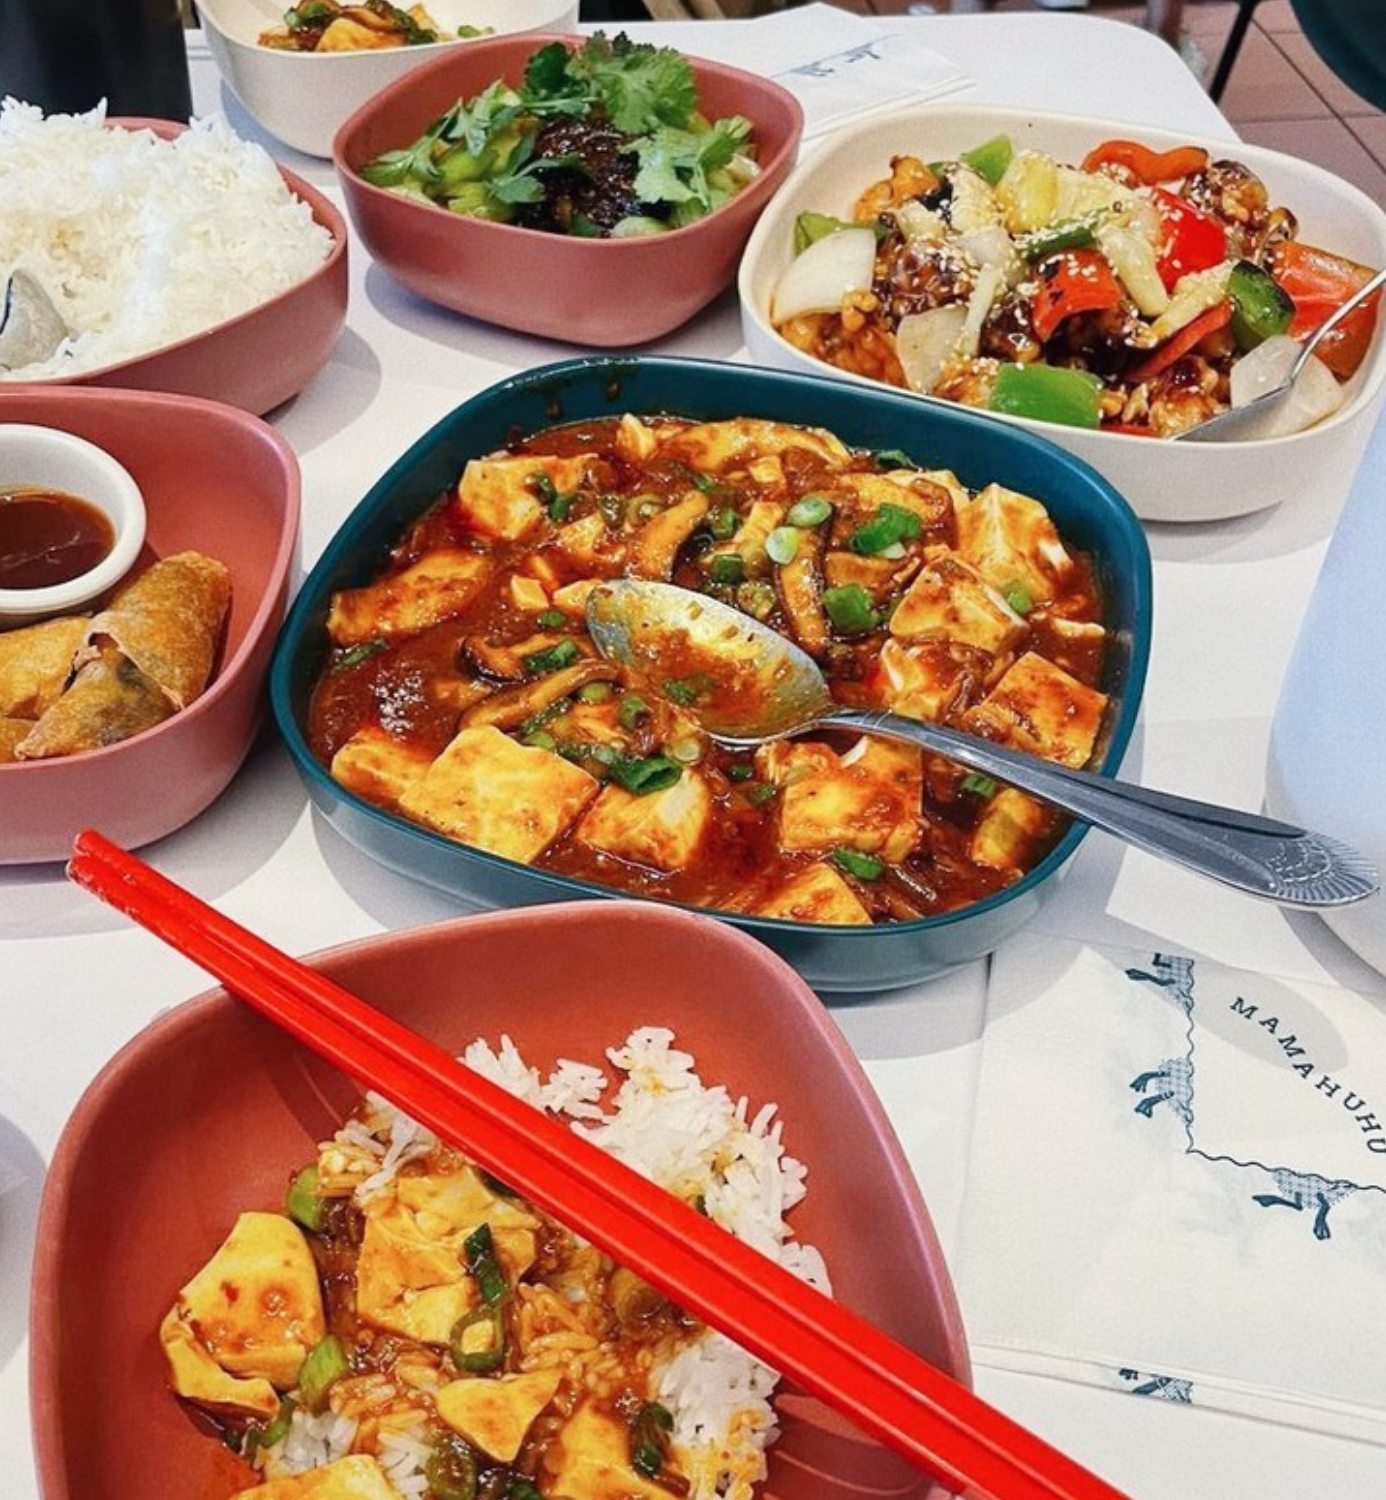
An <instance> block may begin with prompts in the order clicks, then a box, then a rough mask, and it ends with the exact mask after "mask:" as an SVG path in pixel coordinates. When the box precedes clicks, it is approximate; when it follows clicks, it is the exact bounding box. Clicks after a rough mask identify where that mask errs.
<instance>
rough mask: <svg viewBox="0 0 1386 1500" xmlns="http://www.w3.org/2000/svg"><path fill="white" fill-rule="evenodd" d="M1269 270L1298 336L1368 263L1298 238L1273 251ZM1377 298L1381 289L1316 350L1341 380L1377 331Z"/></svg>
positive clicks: (1357, 282)
mask: <svg viewBox="0 0 1386 1500" xmlns="http://www.w3.org/2000/svg"><path fill="white" fill-rule="evenodd" d="M1270 273H1271V275H1272V276H1274V277H1275V279H1276V281H1277V282H1279V284H1280V286H1281V288H1282V289H1283V290H1284V291H1285V293H1286V294H1287V295H1288V296H1289V298H1290V301H1291V302H1293V303H1294V305H1295V315H1294V317H1293V319H1292V320H1291V322H1290V327H1289V330H1288V331H1289V334H1290V337H1291V338H1296V339H1303V338H1305V337H1306V336H1307V335H1308V334H1310V333H1312V332H1313V331H1314V329H1316V328H1317V327H1318V326H1319V324H1320V323H1322V322H1323V320H1324V319H1325V318H1326V317H1328V316H1329V314H1330V313H1332V312H1334V311H1335V310H1336V309H1337V308H1339V307H1341V306H1342V305H1343V303H1344V302H1346V301H1347V299H1348V298H1349V297H1350V296H1352V294H1353V293H1354V292H1355V291H1356V290H1357V288H1358V287H1359V286H1361V285H1362V283H1363V282H1364V281H1366V280H1367V278H1368V277H1369V276H1370V275H1371V274H1372V273H1371V270H1370V269H1369V268H1368V267H1367V266H1360V265H1358V264H1357V262H1356V261H1352V260H1347V259H1345V258H1344V257H1343V256H1341V255H1332V254H1330V253H1329V252H1328V251H1327V250H1318V249H1315V247H1314V246H1313V245H1301V244H1300V243H1299V241H1298V240H1286V241H1284V242H1283V243H1281V244H1279V245H1277V246H1276V247H1275V249H1274V250H1272V251H1271V254H1270ZM1380 301H1381V297H1380V293H1378V294H1377V295H1376V296H1375V297H1369V298H1368V299H1367V300H1366V301H1365V302H1364V303H1363V304H1362V306H1361V307H1359V308H1358V309H1357V310H1356V311H1355V312H1352V313H1349V314H1348V316H1347V317H1346V318H1344V319H1343V321H1342V322H1341V323H1340V324H1339V325H1338V327H1337V328H1335V329H1334V330H1333V332H1332V333H1330V334H1329V335H1328V337H1327V338H1326V339H1324V341H1323V343H1321V344H1320V345H1319V347H1318V348H1317V349H1316V350H1315V351H1314V352H1315V353H1316V355H1317V356H1318V357H1319V358H1320V359H1321V360H1322V361H1323V362H1324V364H1326V365H1327V366H1328V368H1329V369H1330V370H1332V371H1333V373H1334V374H1335V375H1336V376H1337V377H1338V378H1339V379H1340V380H1346V379H1347V378H1348V377H1349V376H1350V375H1351V374H1352V373H1353V372H1354V371H1355V370H1356V369H1357V367H1358V365H1360V364H1361V363H1362V360H1363V359H1364V358H1365V356H1366V353H1367V349H1368V347H1369V346H1370V344H1371V341H1372V334H1373V333H1374V332H1375V331H1376V312H1377V305H1378V304H1379V302H1380Z"/></svg>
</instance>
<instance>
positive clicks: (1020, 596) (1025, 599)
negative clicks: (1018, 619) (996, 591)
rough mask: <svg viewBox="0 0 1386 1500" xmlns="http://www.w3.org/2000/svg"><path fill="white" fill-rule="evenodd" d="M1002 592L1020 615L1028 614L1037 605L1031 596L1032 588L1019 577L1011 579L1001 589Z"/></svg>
mask: <svg viewBox="0 0 1386 1500" xmlns="http://www.w3.org/2000/svg"><path fill="white" fill-rule="evenodd" d="M1001 594H1002V597H1003V598H1004V599H1005V601H1006V603H1007V604H1009V605H1010V607H1011V608H1012V609H1013V610H1014V611H1015V612H1016V614H1018V615H1028V614H1029V613H1030V611H1031V610H1032V609H1033V608H1034V607H1035V601H1034V600H1033V599H1032V598H1031V597H1030V590H1029V589H1027V588H1026V587H1025V585H1024V584H1023V583H1021V581H1020V580H1019V579H1018V578H1013V579H1011V581H1010V582H1009V583H1008V584H1007V585H1006V587H1005V588H1004V589H1002V590H1001Z"/></svg>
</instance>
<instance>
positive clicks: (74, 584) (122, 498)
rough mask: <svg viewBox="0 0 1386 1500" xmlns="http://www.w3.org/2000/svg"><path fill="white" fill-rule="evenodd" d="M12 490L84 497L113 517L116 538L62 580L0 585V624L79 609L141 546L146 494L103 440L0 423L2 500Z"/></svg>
mask: <svg viewBox="0 0 1386 1500" xmlns="http://www.w3.org/2000/svg"><path fill="white" fill-rule="evenodd" d="M16 490H52V491H56V492H57V493H59V494H64V495H72V496H74V497H75V498H76V499H78V500H85V501H86V502H87V503H88V504H89V505H92V506H94V507H95V508H96V509H97V510H99V511H100V512H101V513H102V514H103V515H104V516H105V517H106V519H107V520H108V521H109V522H110V524H111V531H112V532H113V533H114V537H115V541H114V544H113V545H112V547H111V550H110V551H109V552H108V553H107V554H106V556H105V557H104V558H103V559H102V560H101V561H100V562H99V563H97V565H96V566H95V567H94V568H89V569H88V570H87V571H86V572H85V573H80V574H78V576H77V577H76V578H72V579H69V580H68V582H66V583H55V584H50V585H49V586H48V587H47V588H37V589H0V629H8V628H10V627H11V626H15V625H25V624H29V623H30V622H31V621H34V620H41V619H44V618H45V617H47V616H49V615H60V614H68V613H70V612H71V611H73V610H76V609H80V608H81V606H82V605H84V604H88V603H90V602H91V601H92V600H93V599H96V598H99V597H100V596H101V595H102V594H104V593H106V592H107V590H109V589H112V588H114V587H115V585H116V584H117V583H119V582H120V580H121V579H122V578H124V577H125V575H126V574H127V573H128V572H129V571H130V569H131V568H132V567H133V566H134V563H135V559H136V558H137V557H138V556H139V553H140V548H141V547H142V546H144V526H145V514H144V496H143V495H142V494H141V493H140V487H139V485H137V484H136V483H135V481H134V480H133V479H132V478H131V477H130V474H129V471H128V470H127V469H126V468H125V467H124V465H123V464H120V463H117V462H116V460H115V459H114V458H112V457H111V455H110V454H109V453H107V452H106V450H105V449H104V448H98V447H97V446H96V444H95V443H89V442H87V441H86V439H85V438H79V437H74V436H73V435H72V434H71V433H70V432H62V431H60V430H59V429H58V428H56V427H38V426H34V425H31V424H29V423H26V422H4V423H0V504H3V503H4V500H3V497H4V496H5V495H8V494H10V493H12V492H14V491H16Z"/></svg>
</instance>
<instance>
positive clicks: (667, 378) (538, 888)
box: [270, 357, 1151, 992]
mask: <svg viewBox="0 0 1386 1500" xmlns="http://www.w3.org/2000/svg"><path fill="white" fill-rule="evenodd" d="M623 412H632V413H635V414H636V415H654V414H660V413H664V414H668V415H674V416H683V417H689V418H692V419H694V420H700V421H706V420H715V419H725V418H730V417H737V416H744V417H761V418H766V419H770V420H774V421H780V422H791V423H797V424H800V425H811V426H821V427H825V428H828V429H829V430H830V431H832V432H834V433H836V434H837V436H838V437H840V438H841V439H842V440H843V441H844V442H845V443H847V444H849V445H850V446H852V447H857V448H869V449H902V450H904V451H905V452H906V453H909V454H910V455H911V456H912V457H914V458H915V459H916V461H918V462H920V463H922V464H927V465H928V466H929V467H940V468H949V469H952V470H953V471H954V472H955V473H956V474H957V475H958V477H959V478H960V479H961V480H962V481H963V483H964V484H966V485H968V486H969V487H972V488H981V487H982V486H984V485H986V484H988V483H990V482H992V481H997V482H999V483H1001V484H1004V485H1006V486H1008V487H1010V488H1012V489H1016V490H1020V491H1023V492H1025V493H1027V494H1031V495H1034V496H1035V497H1036V498H1038V499H1040V500H1042V501H1043V502H1044V504H1045V505H1046V506H1047V507H1048V509H1049V512H1050V514H1051V515H1052V516H1053V518H1054V522H1055V524H1056V525H1057V526H1058V528H1059V531H1060V532H1061V534H1062V535H1063V536H1064V538H1065V539H1066V540H1067V541H1069V542H1070V543H1071V544H1072V545H1073V546H1074V547H1076V548H1078V549H1079V550H1081V551H1083V552H1086V553H1087V554H1089V556H1090V557H1091V558H1092V559H1093V564H1094V570H1095V573H1096V577H1097V579H1098V582H1099V585H1100V587H1101V590H1102V593H1103V597H1104V602H1105V607H1106V616H1105V617H1106V623H1107V627H1108V649H1107V658H1106V661H1105V664H1104V675H1103V680H1102V681H1101V683H1100V686H1101V687H1102V689H1103V691H1104V692H1106V693H1107V694H1108V695H1109V698H1110V702H1109V704H1108V709H1107V716H1106V721H1105V723H1104V724H1103V727H1102V731H1101V734H1100V736H1099V741H1098V750H1097V754H1096V757H1095V760H1094V762H1093V768H1094V769H1096V770H1098V771H1100V772H1102V773H1104V774H1107V775H1115V773H1116V771H1117V768H1118V767H1119V765H1120V763H1121V758H1122V755H1123V754H1124V752H1125V750H1126V746H1127V743H1128V741H1129V739H1130V736H1131V731H1132V728H1133V727H1134V725H1135V722H1136V715H1137V712H1138V710H1139V707H1140V698H1141V691H1142V688H1143V687H1144V683H1145V673H1146V663H1147V658H1148V656H1149V650H1150V631H1151V578H1150V554H1149V550H1148V548H1147V546H1146V542H1145V536H1144V533H1143V532H1142V530H1141V526H1140V523H1139V522H1138V521H1137V519H1136V517H1135V515H1134V514H1133V513H1132V511H1131V509H1130V507H1129V506H1128V505H1127V504H1126V502H1125V501H1124V500H1123V499H1122V498H1121V496H1120V495H1119V494H1118V493H1117V492H1116V491H1115V490H1114V489H1113V488H1112V486H1111V485H1110V484H1108V483H1107V482H1106V481H1105V480H1104V479H1102V478H1101V476H1100V475H1098V474H1097V473H1096V472H1095V471H1094V470H1093V469H1091V468H1089V467H1088V466H1087V465H1086V464H1085V463H1083V462H1082V461H1081V460H1079V459H1076V458H1074V457H1072V456H1071V455H1069V454H1067V453H1064V452H1063V451H1062V450H1061V449H1059V448H1057V447H1055V446H1054V445H1053V444H1052V443H1049V442H1047V441H1045V440H1044V439H1042V438H1038V437H1035V436H1033V435H1032V434H1030V433H1028V432H1023V431H1020V430H1019V429H1017V428H1015V427H1013V426H1010V425H1007V424H1003V423H1000V422H996V421H994V420H992V419H991V418H988V417H986V416H983V415H979V414H977V413H974V412H971V411H967V410H965V409H962V408H959V409H957V410H953V409H949V408H945V407H938V408H937V409H935V408H934V407H933V406H930V405H927V404H925V403H921V402H918V401H916V400H914V399H913V398H912V397H910V396H909V395H904V394H892V393H891V392H889V391H885V390H872V389H865V388H857V387H854V386H849V385H846V384H844V383H842V382H839V381H835V380H832V379H828V378H823V377H818V376H805V375H790V374H782V373H778V372H772V371H765V370H758V369H750V368H746V367H742V366H737V365H728V364H717V363H711V362H704V361H695V360H679V359H665V358H643V357H624V358H600V359H595V358H594V359H576V360H569V361H565V362H563V363H560V364H553V365H546V366H543V367H541V368H539V369H536V370H532V371H529V372H528V373H526V374H524V375H519V376H516V377H514V378H512V379H510V380H505V381H502V382H500V383H499V384H497V385H494V386H491V387H490V388H489V389H487V390H485V391H483V392H481V393H480V394H479V395H477V396H474V397H473V398H472V399H471V400H469V401H467V402H465V403H463V405H461V406H459V407H458V408H457V410H456V411H454V412H452V413H451V415H449V416H447V417H445V418H444V419H443V420H442V421H441V422H439V423H438V424H437V425H436V426H435V427H434V428H433V429H432V430H431V431H430V432H428V433H426V434H425V435H424V436H423V437H422V438H420V439H419V440H418V442H416V443H415V444H414V445H413V446H412V447H411V448H410V449H409V450H408V452H406V453H405V454H404V455H403V456H402V457H401V458H400V459H399V460H398V462H396V463H395V464H394V466H393V467H392V468H391V469H390V470H389V471H388V472H387V473H386V474H384V475H383V476H382V477H381V479H380V480H379V481H378V482H377V483H376V484H375V485H374V486H373V487H372V489H371V490H370V492H369V494H367V495H366V497H365V499H364V500H362V501H361V503H360V504H359V505H358V506H357V507H356V509H355V510H354V511H353V512H352V514H351V516H350V517H349V518H348V519H347V521H346V523H345V524H344V525H343V526H342V528H341V530H340V531H338V533H337V535H336V536H335V537H334V538H333V539H332V541H331V542H330V543H329V545H328V547H327V549H326V550H325V551H324V553H323V555H322V558H321V559H320V560H319V562H318V564H317V566H316V567H315V568H314V569H313V571H312V573H311V574H310V576H309V577H308V579H307V581H306V582H305V584H304V586H303V588H302V590H301V591H300V593H299V595H298V598H297V600H296V602H295V604H294V606H293V609H292V611H291V613H290V615H289V618H288V621H287V622H286V624H285V627H284V629H283V631H282V633H281V636H280V640H279V645H278V649H277V651H276V654H275V659H274V663H273V667H272V670H271V681H270V687H271V696H272V702H273V708H274V714H275V717H276V719H277V721H278V724H279V728H280V731H281V732H282V734H283V736H284V739H285V742H286V743H287V745H288V748H289V752H290V754H291V755H292V757H293V759H294V762H295V764H296V765H297V766H298V769H299V771H300V773H301V774H302V775H303V777H304V780H305V781H306V783H307V786H308V790H309V794H310V796H311V798H312V800H313V803H314V805H315V806H316V808H317V809H318V811H319V813H320V814H321V816H322V817H323V818H324V819H325V820H326V821H327V823H329V824H330V825H331V826H332V828H333V829H335V830H336V832H338V833H339V834H340V835H341V836H342V837H343V838H345V839H347V840H348V841H349V842H350V843H351V844H353V845H355V846H356V847H357V848H359V849H361V850H362V851H363V852H364V853H366V854H367V855H369V856H370V857H371V858H373V859H375V860H377V861H379V862H380V863H381V864H383V865H385V866H387V867H388V868H390V869H392V870H395V871H398V872H399V873H401V874H403V875H406V876H409V877H411V878H413V879H416V880H420V881H423V882H424V883H426V884H428V885H431V886H434V887H436V888H438V889H441V890H444V891H448V892H451V893H453V894H455V895H456V896H458V897H459V898H460V899H462V900H464V901H465V902H466V904H468V905H469V906H476V905H482V906H487V907H510V906H522V905H529V904H533V903H536V902H545V901H559V900H571V899H574V898H579V897H585V898H591V897H593V896H598V897H605V898H607V899H610V900H631V899H635V898H633V897H630V896H628V895H626V894H625V893H623V892H618V891H615V890H612V889H610V888H608V887H605V886H600V885H596V884H593V883H591V882H589V881H583V880H577V879H574V878H571V877H569V876H564V875H558V874H555V873H552V872H550V871H547V870H541V869H535V868H532V867H531V866H528V865H523V864H518V863H516V862H514V861H512V860H508V859H504V858H501V857H499V856H497V855H494V854H490V853H487V852H485V851H483V850H480V849H475V848H472V847H470V846H467V845H464V844H459V843H456V842H454V841H452V840H449V839H446V838H443V837H441V836H440V835H438V834H435V833H432V832H430V831H429V830H427V829H425V828H423V827H420V826H418V825H416V824H413V823H410V822H407V821H406V820H404V819H402V818H400V817H397V816H395V815H394V814H392V813H389V812H386V811H384V810H382V809H381V808H378V807H375V806H372V805H371V804H370V803H368V802H366V801H363V800H362V799H361V798H359V797H357V796H355V795H354V794H352V793H350V792H348V791H347V790H346V789H345V788H343V787H341V786H339V785H338V784H337V783H336V782H334V781H333V780H332V778H331V777H330V775H329V774H328V772H327V770H326V768H325V767H324V766H322V765H321V764H320V763H319V762H318V761H317V760H316V759H315V758H314V757H313V755H312V753H311V751H310V750H309V747H308V741H307V738H306V733H305V729H306V724H307V713H308V702H309V696H310V694H311V692H312V687H313V683H314V681H315V680H316V677H317V675H318V672H319V670H320V667H321V665H322V662H323V660H324V658H325V656H326V653H327V649H328V641H327V636H326V630H325V622H326V619H327V613H328V609H329V606H330V604H331V600H332V595H333V594H334V593H335V592H337V591H338V590H341V589H347V588H355V587H358V586H360V585H362V584H365V583H367V582H369V581H370V580H371V579H372V578H373V577H374V576H375V575H376V573H377V572H378V570H379V567H380V565H381V563H382V562H383V561H384V559H385V558H386V556H387V555H388V553H389V550H390V548H391V547H392V546H393V545H394V543H395V542H396V540H397V539H398V537H399V536H400V534H401V533H402V532H403V531H404V529H405V528H406V527H407V526H408V525H409V524H410V523H412V522H413V521H414V520H415V519H416V518H417V517H418V516H419V515H420V514H421V513H422V512H423V511H424V510H426V509H427V508H428V507H429V506H430V505H431V504H432V503H433V501H434V500H436V498H437V497H438V496H439V495H440V494H441V493H443V491H445V490H446V489H449V488H450V487H451V486H452V485H454V484H455V483H456V481H457V477H458V475H459V474H460V473H461V471H462V469H463V467H464V466H465V464H466V462H467V460H468V459H471V458H475V457H478V456H480V455H482V454H486V453H489V452H492V451H494V450H496V449H499V448H503V447H504V446H505V445H506V444H507V443H509V442H510V441H512V440H513V439H514V438H515V436H516V435H517V434H525V433H530V432H534V431H537V430H539V429H541V428H545V427H550V426H553V425H554V424H555V423H560V422H569V421H577V420H581V419H584V418H594V417H604V416H617V415H620V414H621V413H623ZM1086 831H1087V830H1086V825H1084V824H1077V823H1076V824H1074V825H1073V826H1071V827H1070V828H1069V829H1068V831H1067V832H1066V833H1065V834H1064V836H1063V838H1062V839H1061V840H1060V842H1059V843H1058V844H1057V845H1056V846H1055V848H1054V849H1053V850H1052V851H1051V852H1050V853H1049V854H1048V855H1047V856H1046V857H1045V858H1044V859H1043V860H1042V861H1041V862H1040V863H1039V864H1037V865H1036V866H1035V868H1034V869H1033V870H1031V871H1030V872H1029V873H1028V874H1027V875H1025V876H1024V877H1023V878H1021V879H1019V880H1017V881H1016V882H1015V883H1014V884H1012V885H1010V886H1008V887H1006V888H1005V889H1004V890H1003V891H1000V892H998V893H997V894H995V895H993V896H990V897H988V898H986V899H985V900H982V901H978V902H976V903H974V904H972V905H970V906H967V907H964V908H962V909H960V910H958V911H954V912H949V913H946V914H944V915H942V916H937V917H928V918H923V919H920V920H917V921H911V922H899V923H894V924H892V925H889V926H874V927H826V926H815V925H810V924H807V923H801V922H790V921H782V920H778V919H773V918H765V917H755V916H746V915H741V914H739V913H724V912H717V913H714V915H716V916H718V917H719V918H720V919H721V920H724V921H728V922H731V923H733V924H734V925H735V926H738V927H741V928H744V929H745V930H747V931H749V932H751V933H754V934H755V935H756V936H757V937H759V938H760V939H762V940H763V941H764V942H766V943H768V944H769V945H770V947H772V948H773V949H775V950H776V952H778V953H780V954H781V955H782V956H783V957H785V958H786V959H788V960H789V961H790V962H791V963H792V964H794V965H795V967H796V968H798V969H799V971H800V972H801V973H802V974H803V975H804V977H805V978H806V979H807V980H808V982H809V983H810V984H812V985H813V986H815V988H817V989H818V990H820V991H824V992H844V991H861V990H883V989H893V988H899V987H901V986H903V985H907V984H912V983H914V982H916V981H918V980H921V979H925V978H928V977H929V976H931V975H934V974H938V973H941V972H943V971H945V970H947V969H950V968H954V967H956V966H957V965H959V964H963V963H966V962H969V961H970V960H972V959H975V958H979V957H981V956H982V955H983V954H986V953H989V952H991V951H992V950H993V949H994V948H996V947H997V946H998V945H999V944H1000V943H1002V942H1004V941H1005V939H1006V938H1007V937H1009V936H1010V935H1011V934H1012V933H1013V932H1015V931H1016V930H1017V929H1019V928H1020V927H1021V926H1023V925H1024V923H1025V922H1027V921H1028V920H1029V919H1030V918H1031V917H1033V916H1034V914H1035V913H1036V912H1037V911H1038V910H1039V907H1040V903H1041V902H1042V901H1043V900H1044V899H1045V896H1046V895H1047V894H1048V892H1049V891H1050V890H1051V889H1052V887H1053V884H1054V880H1055V877H1056V876H1057V875H1058V874H1059V873H1060V871H1061V870H1062V869H1063V867H1064V866H1065V865H1066V864H1067V863H1068V861H1069V860H1070V859H1071V858H1072V856H1073V854H1074V851H1075V850H1076V849H1077V848H1078V845H1079V843H1080V842H1081V841H1082V839H1083V836H1084V834H1085V833H1086Z"/></svg>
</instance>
